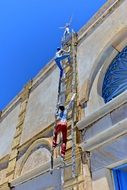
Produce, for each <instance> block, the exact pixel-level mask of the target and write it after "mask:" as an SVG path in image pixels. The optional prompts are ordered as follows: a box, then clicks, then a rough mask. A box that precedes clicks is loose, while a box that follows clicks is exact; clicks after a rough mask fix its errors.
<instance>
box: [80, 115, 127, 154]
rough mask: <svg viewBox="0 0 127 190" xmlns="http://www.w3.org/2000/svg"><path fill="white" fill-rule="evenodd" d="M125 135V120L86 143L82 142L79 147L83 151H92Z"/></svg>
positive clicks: (126, 131)
mask: <svg viewBox="0 0 127 190" xmlns="http://www.w3.org/2000/svg"><path fill="white" fill-rule="evenodd" d="M125 133H127V119H124V120H122V121H120V122H119V123H117V124H115V125H113V126H112V127H110V128H108V129H106V130H104V131H102V132H100V133H99V134H97V135H95V136H94V137H92V138H90V139H88V140H87V141H84V142H82V143H81V144H80V147H81V148H82V150H83V151H92V150H94V149H97V148H98V147H100V146H102V145H104V144H106V143H109V142H111V141H114V140H115V139H116V138H118V137H120V136H121V135H123V134H125Z"/></svg>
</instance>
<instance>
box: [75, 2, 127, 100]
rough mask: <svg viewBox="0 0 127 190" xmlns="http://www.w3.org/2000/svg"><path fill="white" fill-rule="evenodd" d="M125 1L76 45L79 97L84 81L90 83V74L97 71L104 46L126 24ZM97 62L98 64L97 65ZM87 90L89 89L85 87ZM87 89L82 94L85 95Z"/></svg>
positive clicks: (109, 42) (126, 3)
mask: <svg viewBox="0 0 127 190" xmlns="http://www.w3.org/2000/svg"><path fill="white" fill-rule="evenodd" d="M126 6H127V1H124V2H123V3H122V4H121V6H120V7H119V8H117V9H116V10H115V11H114V12H113V13H112V14H111V15H110V16H109V17H107V18H106V20H105V21H104V22H103V23H102V24H101V25H99V27H97V28H96V29H95V30H94V32H93V33H91V35H89V36H88V37H87V38H86V39H85V40H84V41H83V40H82V43H81V44H80V45H79V46H78V53H77V56H78V74H79V75H78V76H79V90H80V94H79V95H80V99H83V98H84V97H82V93H83V92H82V90H84V87H83V86H84V83H86V81H88V82H89V83H91V80H92V77H93V76H91V75H92V74H93V73H94V72H95V73H97V72H98V69H99V68H100V66H101V65H102V64H103V61H102V62H100V63H99V59H100V56H101V55H103V53H104V51H105V49H106V47H108V46H109V45H111V44H112V40H113V38H115V37H116V35H117V33H119V31H120V30H122V29H124V27H126V25H127V20H126V19H125V17H127V12H126V10H125V7H126ZM98 63H99V65H98ZM87 90H89V89H87ZM87 90H86V92H84V96H85V95H87V94H88V93H87Z"/></svg>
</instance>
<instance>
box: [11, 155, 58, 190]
mask: <svg viewBox="0 0 127 190" xmlns="http://www.w3.org/2000/svg"><path fill="white" fill-rule="evenodd" d="M61 164H62V161H61V158H60V157H59V158H57V159H55V160H54V167H55V168H56V167H59V166H60V165H61ZM46 172H50V162H48V163H46V164H44V165H42V166H40V167H38V168H36V169H33V170H31V171H30V172H28V173H25V174H24V175H22V176H20V177H18V178H16V179H14V180H12V181H11V182H10V184H11V187H14V186H17V185H19V184H23V183H25V182H27V181H29V180H31V179H33V178H36V177H37V176H39V175H42V174H44V173H46Z"/></svg>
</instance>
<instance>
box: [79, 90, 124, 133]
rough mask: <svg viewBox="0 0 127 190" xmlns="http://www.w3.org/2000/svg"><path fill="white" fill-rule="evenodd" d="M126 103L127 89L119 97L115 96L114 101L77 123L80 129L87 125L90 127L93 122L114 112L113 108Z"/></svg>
mask: <svg viewBox="0 0 127 190" xmlns="http://www.w3.org/2000/svg"><path fill="white" fill-rule="evenodd" d="M125 103H127V91H125V92H124V93H122V94H120V95H119V96H118V97H116V98H114V99H113V100H112V101H110V102H108V103H107V104H105V105H104V106H103V107H101V108H100V109H99V110H97V111H96V112H94V113H92V114H91V115H89V116H87V117H86V118H84V119H83V120H81V121H79V122H78V123H77V127H78V129H79V130H83V129H85V128H86V127H89V126H90V125H91V124H93V123H94V122H96V121H97V120H99V119H101V118H102V117H104V116H105V115H107V114H108V113H110V112H112V111H113V110H115V109H117V108H119V107H120V106H121V105H123V104H125Z"/></svg>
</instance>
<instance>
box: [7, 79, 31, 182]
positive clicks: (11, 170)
mask: <svg viewBox="0 0 127 190" xmlns="http://www.w3.org/2000/svg"><path fill="white" fill-rule="evenodd" d="M31 87H32V81H30V82H29V83H28V84H27V85H26V86H25V87H24V89H23V92H22V93H21V94H20V101H21V105H20V111H19V116H18V124H17V126H16V132H15V135H14V139H13V142H12V150H11V153H10V158H9V164H8V169H7V175H6V177H7V181H8V182H10V181H11V180H13V179H14V175H15V167H16V160H17V156H18V147H19V145H20V140H21V134H22V131H23V126H24V120H25V115H26V107H27V103H28V98H29V94H30V90H31Z"/></svg>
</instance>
